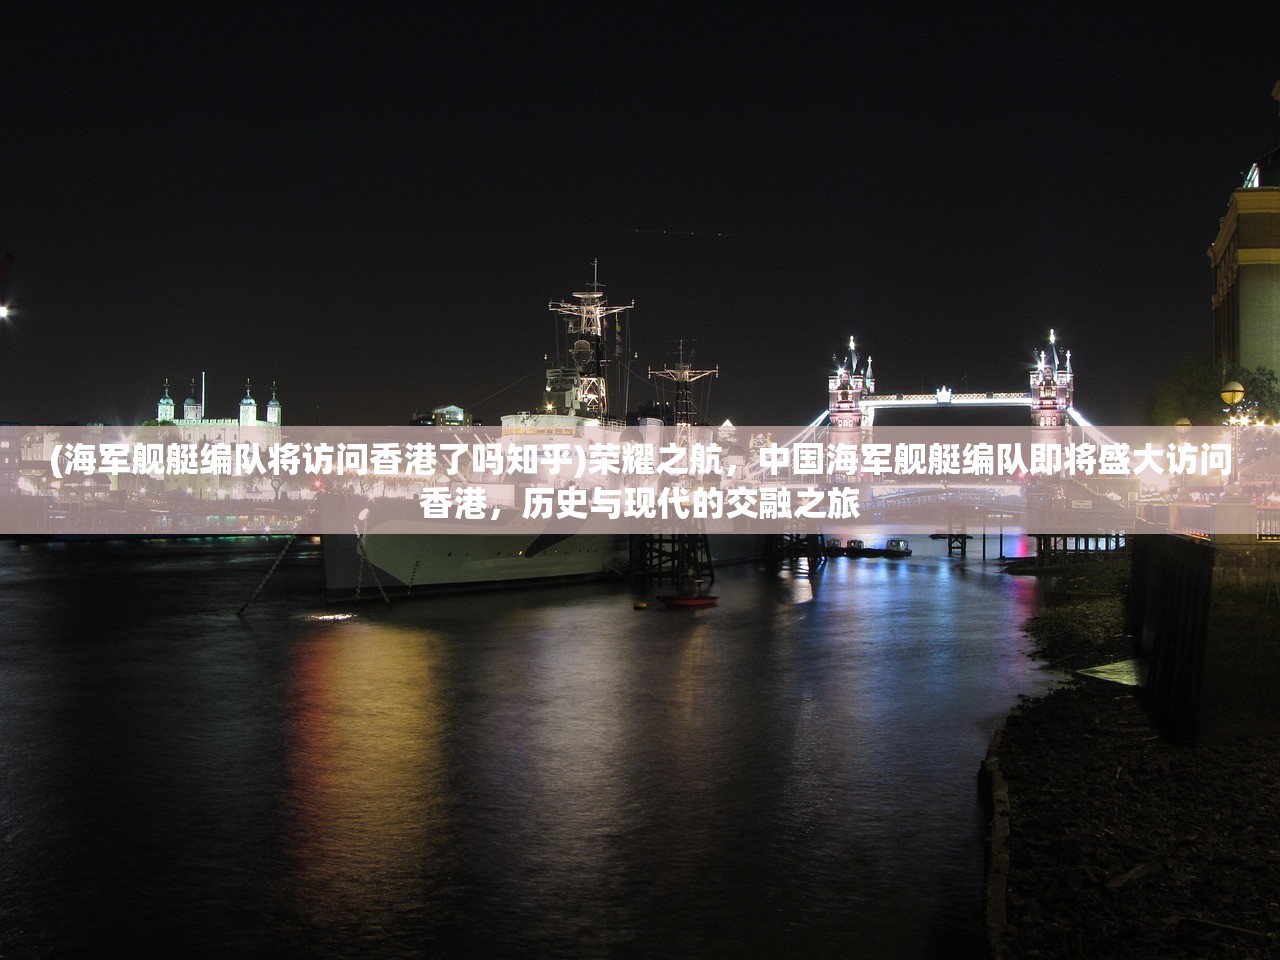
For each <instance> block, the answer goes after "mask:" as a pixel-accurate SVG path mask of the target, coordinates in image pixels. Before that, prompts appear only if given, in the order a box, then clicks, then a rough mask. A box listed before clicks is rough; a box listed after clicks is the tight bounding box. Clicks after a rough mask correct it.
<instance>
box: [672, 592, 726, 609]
mask: <svg viewBox="0 0 1280 960" xmlns="http://www.w3.org/2000/svg"><path fill="white" fill-rule="evenodd" d="M658 599H659V600H661V601H662V602H663V603H665V604H666V605H667V609H668V610H693V609H697V608H698V607H714V606H715V605H716V601H717V600H719V599H720V598H719V597H713V596H712V595H711V594H709V593H704V594H702V595H700V596H692V597H685V596H680V595H679V594H669V595H666V596H659V597H658Z"/></svg>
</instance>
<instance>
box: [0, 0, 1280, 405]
mask: <svg viewBox="0 0 1280 960" xmlns="http://www.w3.org/2000/svg"><path fill="white" fill-rule="evenodd" d="M174 6H178V5H174ZM181 6H182V7H183V9H182V10H181V11H177V10H169V11H167V12H158V13H157V12H154V11H153V12H151V13H147V14H141V13H125V12H122V11H123V10H124V8H123V7H117V6H116V5H109V4H103V5H98V6H97V7H91V8H90V7H86V8H84V9H79V8H73V7H66V6H58V5H53V4H34V3H25V4H21V3H20V4H17V5H16V6H11V7H9V8H7V9H6V13H5V15H4V18H3V25H2V27H3V28H2V30H0V45H2V56H0V79H2V81H3V82H2V84H0V90H2V91H3V98H2V99H0V106H2V111H0V117H3V119H4V121H5V130H4V136H3V144H4V147H3V156H4V163H3V165H2V167H0V169H2V170H3V179H2V180H0V183H2V187H0V198H2V202H0V241H3V243H4V245H5V247H6V248H7V249H8V250H9V251H11V252H12V254H13V256H14V261H13V266H12V271H11V276H10V280H9V290H8V296H9V300H10V303H11V306H12V309H13V311H14V312H13V315H12V316H11V318H10V319H9V320H8V321H7V322H5V324H4V326H3V327H2V328H0V421H4V420H8V421H18V422H23V423H61V422H63V421H67V420H72V421H82V422H83V421H89V420H105V421H106V422H111V423H132V422H137V421H139V420H141V419H143V418H145V417H149V416H154V415H155V401H156V400H157V398H158V397H159V395H160V389H161V384H162V382H163V381H164V379H165V378H166V377H168V378H170V379H171V380H172V381H174V384H175V387H174V390H173V393H174V396H175V398H176V399H178V400H179V401H180V400H181V398H182V397H183V396H185V394H186V392H187V380H188V378H190V377H191V376H197V375H198V374H199V372H200V371H202V370H203V371H207V373H208V390H209V405H210V409H209V410H208V411H207V412H208V413H209V414H210V415H213V416H234V415H235V412H236V404H237V402H238V400H239V399H240V397H241V396H242V395H243V385H244V381H245V379H246V378H251V379H252V382H253V392H254V395H255V397H256V398H257V399H258V401H259V403H265V402H266V400H267V399H268V398H269V397H270V383H271V381H273V380H276V381H278V382H279V385H280V400H281V402H282V403H283V404H284V411H285V419H286V421H287V422H292V423H308V424H383V423H404V422H407V420H408V418H409V416H410V414H411V413H412V412H413V411H414V410H415V409H418V410H421V409H428V408H430V407H432V406H436V405H440V404H443V403H458V404H462V405H464V406H467V407H470V408H473V409H474V412H475V413H476V414H477V416H479V417H480V418H481V419H483V420H485V421H486V422H496V420H497V418H498V416H500V415H501V414H502V413H504V412H510V411H514V410H517V409H527V408H529V407H530V406H532V405H534V403H535V402H536V401H537V399H538V397H539V394H540V392H541V387H542V357H543V354H544V353H545V352H547V351H548V350H550V349H552V347H553V339H552V338H553V333H554V327H553V321H552V319H551V318H550V316H549V315H548V313H547V310H546V304H547V301H548V300H551V299H560V298H565V297H568V296H569V294H571V293H572V291H574V290H580V289H584V285H585V284H586V283H587V281H588V280H589V279H590V270H591V268H590V264H591V261H592V260H593V259H595V258H599V261H600V278H601V280H602V281H604V282H605V284H606V291H607V293H608V295H609V296H610V298H611V300H612V301H613V302H615V303H617V302H630V301H632V300H634V301H635V303H636V308H635V310H634V311H633V312H632V321H633V335H634V343H635V346H636V348H637V349H638V350H639V351H640V354H641V356H640V370H641V371H642V372H643V370H644V368H645V366H646V365H654V366H658V365H660V364H661V363H662V361H663V359H664V354H665V351H666V350H667V345H668V344H669V343H670V342H671V341H673V340H675V339H676V338H680V337H683V338H686V339H689V340H693V341H696V345H697V352H696V354H695V358H694V359H695V364H696V365H698V366H702V365H706V366H715V365H716V364H719V366H720V370H721V376H720V379H719V380H718V381H717V382H716V384H715V386H714V389H713V392H712V394H711V397H710V407H709V409H708V410H707V411H705V412H706V413H707V414H708V415H709V417H710V418H711V419H713V420H715V421H719V420H722V419H724V418H726V417H728V418H731V419H733V420H734V421H735V422H737V423H741V424H775V423H803V422H807V421H808V420H810V419H812V417H813V416H814V415H815V414H816V413H817V412H819V411H820V410H821V409H822V408H823V407H824V406H825V403H826V396H825V386H826V381H825V378H826V376H827V374H828V371H829V369H830V366H831V362H830V359H831V355H832V353H833V352H836V351H839V350H840V349H841V346H842V345H843V344H844V343H845V342H846V341H847V338H848V337H849V335H850V334H853V335H854V336H856V337H857V339H858V343H859V346H860V347H861V348H862V349H863V352H864V354H865V353H866V352H869V353H870V354H871V355H872V356H873V357H874V360H875V374H876V377H877V380H878V385H879V387H880V390H881V392H899V391H918V390H920V389H921V388H922V387H924V388H925V389H929V390H932V389H933V388H935V387H937V386H939V385H941V384H944V383H945V384H947V385H949V386H952V387H954V388H956V389H964V388H965V387H968V388H969V389H975V390H977V389H983V390H998V389H1018V388H1023V387H1025V383H1026V371H1027V369H1028V366H1029V363H1030V359H1031V356H1032V350H1033V349H1037V348H1039V347H1040V346H1042V345H1043V343H1044V341H1045V339H1046V337H1047V334H1048V330H1049V328H1050V327H1053V328H1055V329H1056V330H1057V332H1058V336H1059V339H1060V343H1061V344H1062V345H1064V346H1066V347H1070V348H1071V349H1072V351H1073V362H1074V366H1075V369H1076V374H1077V403H1078V405H1079V406H1080V407H1081V409H1082V410H1083V411H1084V412H1085V413H1086V414H1087V415H1089V416H1090V417H1091V418H1092V419H1094V420H1095V421H1097V422H1101V423H1111V424H1122V423H1134V422H1139V421H1140V419H1141V414H1142V409H1143V404H1144V400H1145V397H1146V395H1147V394H1148V393H1149V392H1150V390H1151V389H1152V387H1153V386H1154V384H1155V383H1156V382H1157V381H1158V380H1159V379H1160V378H1161V377H1162V376H1163V375H1164V374H1165V373H1167V371H1168V369H1169V367H1170V365H1173V364H1176V363H1177V362H1179V361H1180V360H1181V359H1183V358H1186V357H1192V356H1200V357H1204V358H1207V357H1211V356H1212V323H1211V318H1210V304H1209V295H1210V289H1211V283H1210V274H1209V266H1208V259H1207V257H1206V256H1205V251H1206V249H1207V248H1208V245H1209V243H1210V242H1211V241H1212V239H1213V237H1214V235H1215V233H1216V230H1217V226H1218V222H1219V218H1220V217H1222V215H1223V214H1224V213H1225V211H1226V204H1227V200H1228V197H1229V195H1230V192H1231V190H1232V189H1233V188H1234V187H1236V186H1238V185H1239V183H1240V181H1241V178H1242V175H1243V172H1244V171H1245V169H1246V168H1247V167H1248V165H1249V164H1250V163H1251V162H1252V161H1253V160H1254V159H1256V158H1257V157H1259V156H1261V155H1263V154H1265V153H1267V152H1268V151H1270V150H1272V149H1274V148H1275V147H1276V146H1277V145H1280V118H1278V117H1277V112H1278V106H1277V103H1276V102H1275V101H1274V100H1272V99H1271V96H1270V94H1271V89H1272V87H1273V85H1274V84H1275V82H1276V81H1277V80H1278V79H1280V57H1277V56H1276V54H1277V52H1278V51H1280V43H1277V40H1276V38H1277V36H1280V30H1278V29H1277V28H1278V27H1280V22H1278V21H1280V17H1278V16H1277V8H1276V7H1274V5H1271V6H1259V7H1257V8H1255V12H1254V13H1252V14H1251V13H1250V10H1249V8H1248V6H1247V5H1245V6H1240V5H1232V6H1231V7H1229V8H1228V7H1222V8H1219V9H1216V10H1205V9H1197V10H1196V11H1195V12H1194V13H1189V14H1187V15H1186V16H1185V17H1181V15H1179V17H1175V16H1173V15H1171V14H1166V15H1163V16H1162V18H1161V19H1159V20H1151V19H1147V18H1145V17H1144V16H1142V15H1141V14H1140V13H1139V12H1138V11H1137V10H1124V9H1119V5H1117V8H1115V9H1112V10H1110V11H1108V12H1107V13H1106V14H1105V15H1102V14H1099V15H1092V14H1087V13H1081V12H1078V11H1074V10H1072V9H1071V8H1068V7H1065V6H1064V7H1061V8H1057V9H1056V12H1051V8H1045V7H1039V6H1037V7H1036V8H1034V9H1032V8H1026V7H1024V8H1013V9H1012V10H1005V11H1000V12H997V11H990V10H989V11H982V10H978V11H977V12H975V10H973V9H970V8H968V7H967V6H964V5H953V6H952V7H951V8H950V12H948V13H946V14H942V15H936V14H934V15H926V14H925V13H923V12H921V11H919V10H916V11H914V12H912V13H911V14H906V13H902V14H896V13H895V14H890V13H887V12H884V11H878V12H871V13H868V12H859V11H860V8H859V7H849V6H839V7H823V6H808V5H806V6H802V7H795V8H788V9H787V12H786V14H785V15H782V14H778V15H777V16H772V17H771V16H764V15H755V16H749V15H746V14H735V13H732V12H726V11H728V10H729V8H727V7H726V10H725V11H721V12H718V13H715V14H711V13H699V12H697V11H696V9H695V8H692V7H684V6H678V5H671V6H667V5H654V4H650V5H646V7H645V8H643V10H637V11H636V12H633V13H630V14H628V13H627V12H625V8H620V7H619V8H616V9H615V8H612V7H610V5H604V4H601V5H597V6H595V7H592V8H569V7H565V6H555V7H552V6H546V7H544V6H540V5H526V6H525V7H524V9H523V12H522V13H520V14H519V15H518V16H516V15H514V14H513V13H512V12H511V11H510V10H508V11H506V12H504V11H503V9H502V8H488V9H481V8H476V7H472V8H471V12H469V13H465V14H464V13H459V12H453V13H441V12H440V10H439V9H438V5H422V6H420V7H417V6H414V7H402V6H400V5H395V6H390V5H374V6H372V7H369V8H365V9H361V8H359V7H358V6H356V5H346V6H343V7H341V8H337V7H330V6H327V5H324V4H313V5H308V6H305V7H303V6H298V7H291V8H282V7H278V6H271V5H262V6H260V7H259V6H253V5H248V6H242V7H236V6H226V5H217V6H210V7H208V8H206V13H204V14H203V15H201V14H199V13H197V12H193V11H192V10H191V9H188V8H187V7H186V5H181ZM130 9H132V8H130ZM160 9H162V10H163V9H164V8H160ZM642 390H643V387H642V386H641V385H639V384H638V385H637V389H636V390H635V391H633V393H632V398H631V399H632V403H633V404H634V403H635V402H636V401H637V400H638V399H644V398H645V397H644V395H643V393H642Z"/></svg>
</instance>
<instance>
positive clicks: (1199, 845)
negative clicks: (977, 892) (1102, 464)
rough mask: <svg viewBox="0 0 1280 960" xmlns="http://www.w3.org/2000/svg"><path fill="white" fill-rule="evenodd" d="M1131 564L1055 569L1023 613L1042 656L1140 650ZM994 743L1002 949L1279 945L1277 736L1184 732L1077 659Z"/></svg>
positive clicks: (1101, 658) (1060, 952)
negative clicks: (1165, 728) (1037, 606)
mask: <svg viewBox="0 0 1280 960" xmlns="http://www.w3.org/2000/svg"><path fill="white" fill-rule="evenodd" d="M1126 567H1127V565H1126V564H1125V563H1124V562H1123V561H1106V562H1103V563H1099V564H1096V565H1093V564H1091V565H1088V566H1087V567H1084V566H1082V567H1081V568H1079V569H1078V570H1076V571H1073V572H1072V573H1071V574H1069V575H1066V576H1063V577H1062V578H1060V579H1059V581H1058V583H1057V585H1056V589H1055V591H1054V594H1053V598H1052V600H1051V602H1050V603H1049V605H1048V607H1047V609H1046V610H1045V612H1044V613H1042V614H1041V615H1039V616H1037V617H1034V618H1032V619H1031V620H1030V621H1028V623H1027V632H1028V634H1029V635H1030V636H1031V637H1032V639H1033V641H1034V644H1035V655H1036V656H1037V658H1038V659H1041V660H1043V661H1045V663H1046V664H1057V665H1058V666H1060V667H1061V668H1062V669H1065V670H1070V671H1077V670H1081V669H1084V668H1087V667H1095V666H1099V665H1101V664H1105V663H1110V662H1114V661H1117V660H1122V659H1126V658H1128V657H1131V656H1132V654H1133V649H1132V642H1131V640H1130V639H1129V638H1127V637H1126V636H1125V620H1124V611H1123V601H1122V591H1123V589H1124V587H1125V584H1126V577H1127V569H1126ZM992 752H993V759H994V760H995V761H996V764H997V765H998V778H997V786H998V787H1002V788H1003V791H1005V792H1006V793H1007V800H1004V796H1003V794H1002V795H1001V798H1000V800H1001V802H998V803H997V810H996V813H997V817H999V816H1000V815H1001V814H1004V815H1007V819H1006V820H1005V821H1004V822H1003V823H1002V824H997V826H996V828H994V829H993V837H994V838H996V839H997V840H998V841H1000V842H1002V843H1003V856H1004V857H1007V868H1006V867H1005V860H1003V859H1002V860H1000V862H999V864H998V866H999V868H1000V869H999V870H998V871H993V874H992V878H993V881H997V882H996V883H993V885H992V890H990V891H989V905H988V920H989V923H990V924H991V927H992V930H991V932H992V953H993V955H995V956H997V957H999V958H1001V960H1021V958H1026V957H1038V958H1049V957H1131V958H1138V957H1143V958H1145V957H1161V958H1164V957H1205V956H1230V957H1246V958H1253V957H1280V902H1277V901H1280V883H1277V880H1278V879H1280V867H1278V866H1277V865H1278V864H1280V806H1278V805H1277V799H1276V797H1277V793H1278V790H1280V742H1277V741H1276V740H1275V739H1274V738H1272V739H1257V738H1255V739H1250V740H1235V741H1231V742H1228V743H1221V744H1214V745H1212V746H1203V747H1198V748H1193V747H1188V746H1181V745H1177V744H1173V743H1170V742H1168V741H1165V740H1162V739H1161V738H1160V737H1159V736H1158V734H1157V732H1156V730H1155V728H1154V726H1153V725H1152V723H1151V722H1150V720H1149V719H1148V717H1147V714H1146V711H1145V709H1144V706H1143V703H1142V697H1141V691H1140V689H1138V688H1135V687H1128V686H1122V685H1120V684H1116V683H1110V682H1105V681H1101V680H1096V679H1092V678H1088V677H1082V676H1080V675H1078V674H1075V673H1072V679H1071V680H1069V681H1068V682H1067V684H1066V685H1065V686H1063V687H1062V688H1060V689H1058V690H1055V691H1054V692H1052V693H1051V694H1049V695H1048V696H1046V697H1043V698H1040V699H1037V700H1027V701H1025V702H1024V703H1023V704H1022V705H1021V706H1020V707H1019V708H1018V709H1017V710H1015V711H1014V713H1013V714H1011V715H1010V717H1009V718H1008V719H1007V721H1006V723H1005V726H1004V728H1003V730H1002V731H1001V732H1000V733H999V734H998V735H997V738H996V740H995V741H993V751H992ZM998 881H1003V885H1004V891H1003V897H999V898H997V899H994V900H993V899H992V898H993V897H996V890H995V887H997V886H998V885H999V883H998Z"/></svg>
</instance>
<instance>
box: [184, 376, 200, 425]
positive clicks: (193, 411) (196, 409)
mask: <svg viewBox="0 0 1280 960" xmlns="http://www.w3.org/2000/svg"><path fill="white" fill-rule="evenodd" d="M203 417H204V404H203V403H202V402H201V401H200V400H197V399H196V379H195V377H192V378H191V392H190V393H189V394H187V399H186V400H184V401H183V403H182V419H183V420H200V419H202V418H203Z"/></svg>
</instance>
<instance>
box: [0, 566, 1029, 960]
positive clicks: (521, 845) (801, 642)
mask: <svg viewBox="0 0 1280 960" xmlns="http://www.w3.org/2000/svg"><path fill="white" fill-rule="evenodd" d="M279 546H280V545H279V543H278V542H267V541H257V542H253V541H250V542H236V541H211V542H208V543H205V544H192V543H149V544H69V545H44V546H35V547H31V546H24V547H19V546H17V545H15V544H12V543H0V854H2V856H3V866H2V869H0V955H3V956H5V957H9V956H15V957H24V956H35V955H42V956H44V955H48V956H92V955H100V954H103V953H106V952H108V951H110V952H112V953H121V954H122V955H127V954H132V955H135V956H143V955H165V956H179V955H192V954H195V955H208V956H214V955H217V956H243V955H277V956H279V955H284V956H299V957H304V956H307V957H309V956H341V957H348V956H350V957H383V956H417V955H422V956H432V957H450V956H459V957H462V956H465V957H488V956H495V957H498V956H510V957H521V956H528V957H597V956H621V957H640V956H646V957H648V956H662V957H790V956H794V957H805V958H816V957H964V956H976V955H978V954H979V953H980V949H981V943H982V919H981V901H980V894H981V884H982V869H983V868H982V858H983V846H982V842H983V841H982V836H983V826H982V815H981V811H980V808H979V805H978V802H977V793H976V771H977V767H978V763H979V761H980V760H981V758H982V756H983V753H984V751H985V749H986V746H987V742H988V739H989V737H990V734H991V730H992V729H993V727H994V725H995V724H996V722H997V721H998V719H999V718H1000V717H1002V716H1003V715H1004V713H1005V712H1006V711H1007V710H1008V709H1009V707H1010V706H1011V705H1012V704H1013V703H1014V702H1015V700H1016V697H1017V695H1018V694H1019V693H1028V694H1033V693H1036V692H1039V691H1041V690H1042V689H1043V688H1044V686H1045V684H1046V683H1047V682H1048V679H1049V678H1048V677H1047V675H1045V674H1044V673H1043V672H1042V671H1038V670H1036V669H1035V668H1034V667H1033V666H1032V665H1031V663H1030V662H1029V661H1028V660H1027V658H1026V657H1025V655H1024V653H1023V650H1024V641H1023V639H1022V636H1021V634H1020V631H1019V624H1020V622H1021V621H1022V619H1023V618H1024V617H1026V616H1027V615H1028V614H1029V613H1031V612H1032V610H1033V605H1034V597H1035V590H1036V585H1035V584H1034V583H1033V582H1030V581H1028V580H1026V579H1020V578H1011V577H1005V576H1003V575H1001V574H999V573H998V572H996V571H995V569H993V568H987V569H984V568H983V566H982V565H981V564H980V563H977V562H975V561H973V560H970V561H969V562H968V563H967V564H966V565H961V564H959V563H958V562H957V561H952V560H948V559H946V558H945V557H943V556H920V555H919V545H917V556H915V557H913V558H911V559H909V560H905V561H897V562H894V561H885V560H861V561H849V560H837V561H833V562H832V563H830V564H828V565H827V567H826V569H825V570H824V571H823V572H822V573H821V574H820V575H819V576H818V577H815V578H812V579H808V578H803V577H801V578H794V579H786V578H782V579H771V578H768V577H765V576H763V575H761V574H758V573H756V572H754V571H750V570H737V571H731V572H727V573H722V575H721V578H720V579H719V581H718V582H717V585H716V587H717V593H719V594H720V596H721V603H720V605H719V606H718V607H716V608H714V609H710V610H703V611H696V612H690V611H683V612H668V611H664V610H661V609H658V608H657V607H656V605H655V606H654V607H652V608H650V609H647V610H644V611H636V610H634V609H633V601H634V600H635V599H636V598H635V597H634V596H633V595H632V594H631V593H630V592H628V590H627V589H626V588H624V587H608V586H599V585H596V586H579V587H567V588H555V589H543V590H531V591H518V592H509V593H503V594H488V595H479V596H468V597H455V598H445V597H439V598H435V599H432V600H427V601H414V602H409V603H403V604H401V605H399V606H397V607H396V608H395V609H391V610H387V609H385V608H378V607H362V608H360V609H358V610H352V609H351V608H345V609H344V608H326V607H324V605H323V603H322V601H321V600H320V584H319V576H320V572H319V563H318V547H316V546H314V545H310V544H305V545H302V546H300V547H295V548H294V552H293V553H291V555H290V556H289V558H288V559H286V561H285V563H284V564H283V565H282V566H281V567H280V569H279V571H278V572H277V574H276V575H275V577H273V579H272V580H271V582H270V583H269V584H268V585H267V587H266V589H265V590H264V591H263V593H262V595H261V596H260V597H259V599H258V601H257V602H256V603H255V604H254V605H253V606H251V607H250V608H249V610H248V611H247V612H246V614H245V616H244V617H243V618H239V617H237V616H236V611H237V609H238V608H239V606H240V605H241V604H242V603H243V602H244V600H245V599H246V598H247V597H248V596H249V594H250V593H251V592H252V591H253V588H254V587H255V586H256V585H257V582H258V580H259V578H260V577H261V576H262V574H263V573H264V572H265V571H266V569H267V568H268V567H269V566H270V564H271V561H272V559H273V558H274V555H275V553H276V552H277V551H278V549H279ZM924 547H925V549H926V550H931V549H936V545H928V544H927V543H926V544H925V545H924ZM335 615H337V616H343V617H344V618H341V619H335Z"/></svg>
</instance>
